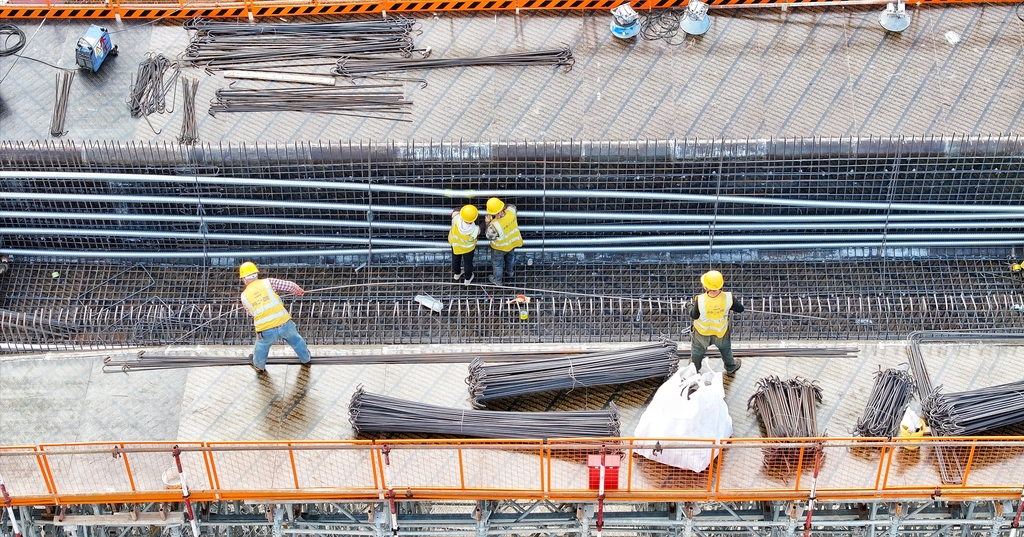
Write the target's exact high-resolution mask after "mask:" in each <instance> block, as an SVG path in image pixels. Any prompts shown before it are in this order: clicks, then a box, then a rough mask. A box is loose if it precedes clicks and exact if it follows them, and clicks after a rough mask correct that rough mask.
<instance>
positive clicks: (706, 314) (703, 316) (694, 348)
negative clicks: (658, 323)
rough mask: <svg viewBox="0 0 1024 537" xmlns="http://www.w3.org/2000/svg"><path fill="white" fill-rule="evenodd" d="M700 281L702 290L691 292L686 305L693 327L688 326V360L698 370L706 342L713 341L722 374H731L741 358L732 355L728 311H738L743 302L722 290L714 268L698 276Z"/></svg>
mask: <svg viewBox="0 0 1024 537" xmlns="http://www.w3.org/2000/svg"><path fill="white" fill-rule="evenodd" d="M700 283H701V284H702V285H703V286H704V293H703V294H701V295H698V296H695V297H694V298H693V302H691V303H690V305H689V306H688V307H687V312H688V313H689V314H690V317H691V318H692V319H693V329H692V330H690V361H691V362H693V365H694V367H696V368H697V371H700V366H701V362H703V361H704V354H705V353H707V351H708V347H709V346H711V345H714V346H715V347H718V352H720V353H721V354H722V361H723V362H725V372H726V374H728V375H732V374H734V373H736V372H737V371H739V369H740V365H742V360H736V359H734V358H733V356H732V333H731V330H730V328H729V312H730V311H732V312H735V313H742V312H743V310H744V308H743V304H741V303H740V301H739V300H736V299H735V298H734V297H733V296H732V293H729V292H723V291H722V286H723V285H725V278H723V277H722V273H721V272H718V271H717V270H711V271H708V272H705V273H704V275H703V276H701V277H700Z"/></svg>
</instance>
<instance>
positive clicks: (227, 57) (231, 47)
mask: <svg viewBox="0 0 1024 537" xmlns="http://www.w3.org/2000/svg"><path fill="white" fill-rule="evenodd" d="M414 26H415V21H413V20H412V19H407V18H402V17H399V18H385V19H375V20H364V21H340V22H331V23H307V24H240V23H233V22H216V21H210V20H204V19H193V20H190V21H187V22H186V23H185V29H186V30H194V31H195V32H196V33H195V34H194V35H193V36H192V38H191V40H190V42H189V45H188V47H187V48H186V49H185V56H184V58H185V60H186V61H189V62H192V63H195V64H204V65H205V66H206V67H207V69H211V70H217V69H226V68H237V67H238V66H239V65H244V64H267V63H273V62H295V61H305V62H309V61H310V60H314V62H313V64H322V65H330V64H331V63H333V62H334V61H335V60H336V59H337V58H339V57H341V56H359V55H364V54H401V55H403V56H408V55H409V54H410V53H412V51H413V42H412V37H411V36H410V32H411V31H412V28H413V27H414ZM307 64H308V63H307Z"/></svg>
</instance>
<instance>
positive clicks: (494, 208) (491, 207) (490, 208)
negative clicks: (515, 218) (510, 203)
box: [487, 198, 505, 214]
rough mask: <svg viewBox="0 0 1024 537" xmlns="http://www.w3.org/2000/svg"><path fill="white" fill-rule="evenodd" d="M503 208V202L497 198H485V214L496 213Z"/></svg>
mask: <svg viewBox="0 0 1024 537" xmlns="http://www.w3.org/2000/svg"><path fill="white" fill-rule="evenodd" d="M504 208H505V202H504V201H501V200H500V199H498V198H491V199H489V200H487V214H498V213H500V212H501V210H502V209H504Z"/></svg>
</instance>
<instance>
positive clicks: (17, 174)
mask: <svg viewBox="0 0 1024 537" xmlns="http://www.w3.org/2000/svg"><path fill="white" fill-rule="evenodd" d="M0 179H3V180H14V179H65V180H72V181H86V180H92V181H110V182H114V183H116V182H129V181H135V182H174V183H181V182H184V181H194V182H195V183H196V184H214V185H238V186H273V187H282V186H295V187H308V188H323V189H335V190H356V191H362V192H393V193H400V194H418V195H424V196H433V197H443V198H453V199H454V198H457V199H474V198H487V197H491V196H499V197H510V196H511V197H516V196H519V197H547V198H565V197H568V198H613V199H645V200H657V201H683V202H690V203H718V204H723V203H735V204H740V205H769V206H787V207H813V208H819V209H824V208H832V209H858V210H880V211H887V212H888V211H951V212H997V211H1005V212H1012V213H1024V206H1007V205H980V204H979V205H954V204H928V203H890V202H871V201H820V200H801V199H792V198H768V197H758V196H712V195H708V194H678V193H671V192H634V191H621V190H547V189H543V190H471V189H463V190H454V189H443V188H427V187H416V186H408V185H394V184H377V183H357V182H352V181H306V180H288V181H279V180H273V179H239V178H233V177H208V176H200V175H195V176H177V175H144V174H106V173H94V172H28V171H0ZM7 195H8V194H7V193H5V194H4V195H3V197H6V196H7ZM197 199H203V198H197Z"/></svg>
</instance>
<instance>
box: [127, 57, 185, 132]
mask: <svg viewBox="0 0 1024 537" xmlns="http://www.w3.org/2000/svg"><path fill="white" fill-rule="evenodd" d="M168 71H169V72H170V73H171V76H170V78H169V79H167V80H164V79H165V78H166V77H167V73H168ZM179 74H181V67H180V66H179V65H178V62H174V61H171V60H169V59H168V58H167V57H166V56H164V55H163V54H156V55H153V54H150V55H148V57H147V58H146V59H145V60H143V61H142V63H140V64H139V69H138V71H137V72H136V74H135V81H134V82H133V83H132V86H131V91H130V93H129V95H128V110H129V111H130V112H131V114H132V117H142V116H148V115H150V114H153V113H163V112H164V111H165V110H166V109H167V99H166V98H167V92H168V91H170V90H171V88H172V87H174V83H175V81H176V80H177V78H178V75H179Z"/></svg>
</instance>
